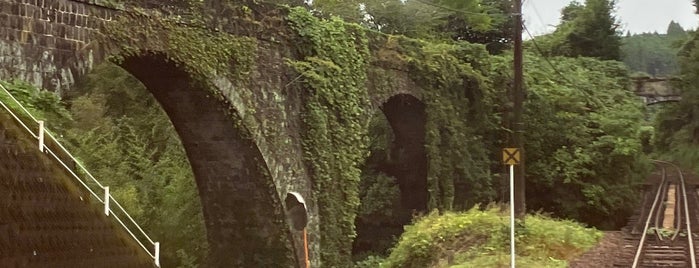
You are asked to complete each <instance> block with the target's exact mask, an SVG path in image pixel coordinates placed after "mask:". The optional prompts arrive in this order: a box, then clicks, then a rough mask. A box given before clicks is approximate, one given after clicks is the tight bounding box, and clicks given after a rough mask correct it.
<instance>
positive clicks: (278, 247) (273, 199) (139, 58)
mask: <svg viewBox="0 0 699 268" xmlns="http://www.w3.org/2000/svg"><path fill="white" fill-rule="evenodd" d="M120 65H121V67H122V68H124V69H125V70H126V71H128V72H129V73H131V74H132V75H133V76H135V77H136V78H138V79H139V80H140V81H141V82H142V83H143V84H144V85H145V86H146V88H147V89H148V91H150V92H151V93H152V94H153V96H154V97H155V99H156V100H157V101H158V103H160V105H161V106H162V108H163V110H164V111H165V112H166V114H167V115H168V117H169V118H170V121H171V122H172V124H173V125H174V127H175V130H176V131H177V133H178V135H179V136H180V139H181V141H182V144H183V146H184V148H185V151H186V154H187V157H188V159H189V162H190V164H191V166H192V171H193V173H194V177H195V180H196V184H197V188H198V192H199V197H200V199H201V204H202V209H203V215H204V220H205V226H206V232H207V240H208V241H209V256H208V260H209V263H207V266H211V267H274V266H280V267H291V266H295V263H297V260H296V259H295V256H296V254H295V253H294V247H293V243H292V237H291V233H290V229H289V227H288V226H287V225H286V224H285V223H286V219H285V217H284V215H285V214H284V212H283V208H282V202H281V200H280V197H279V195H278V194H277V190H276V189H275V182H274V180H273V178H272V176H271V175H270V171H269V169H268V167H267V164H266V163H265V160H264V157H263V155H262V153H261V152H260V149H259V148H258V145H257V144H256V142H255V141H254V140H253V139H252V138H251V134H250V133H249V131H248V130H247V129H246V128H245V127H243V126H242V123H239V124H236V123H235V122H241V120H240V116H239V114H238V111H237V110H236V109H234V108H233V107H231V104H229V103H227V102H225V101H221V100H219V99H218V98H217V97H216V94H214V93H213V91H215V89H214V90H211V89H209V88H204V86H201V85H202V84H201V83H196V82H194V81H193V79H192V78H191V76H190V75H189V74H188V73H187V71H185V70H184V69H183V67H182V66H181V65H178V64H176V63H175V62H172V61H169V60H168V59H167V56H166V55H164V54H162V53H155V52H144V53H142V54H138V55H136V56H130V57H127V58H125V59H124V60H123V62H121V64H120Z"/></svg>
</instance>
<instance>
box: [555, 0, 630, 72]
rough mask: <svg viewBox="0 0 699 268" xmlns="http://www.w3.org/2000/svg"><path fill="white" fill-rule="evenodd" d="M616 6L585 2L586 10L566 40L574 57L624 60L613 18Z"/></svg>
mask: <svg viewBox="0 0 699 268" xmlns="http://www.w3.org/2000/svg"><path fill="white" fill-rule="evenodd" d="M614 5H615V1H614V0H611V1H610V0H587V1H585V8H584V9H582V10H579V14H577V15H575V18H574V19H573V21H572V23H573V29H572V31H571V32H570V33H569V34H568V36H567V41H568V43H569V44H570V47H571V48H572V51H571V52H572V55H571V56H585V57H595V58H600V59H603V60H620V59H621V54H620V51H619V48H620V47H621V39H620V37H619V33H618V32H617V28H618V24H617V22H616V18H615V17H614V16H613V15H612V11H613V10H614Z"/></svg>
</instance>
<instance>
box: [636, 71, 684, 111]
mask: <svg viewBox="0 0 699 268" xmlns="http://www.w3.org/2000/svg"><path fill="white" fill-rule="evenodd" d="M677 82H679V79H676V78H664V77H658V78H650V77H642V78H634V79H632V83H631V88H630V90H631V91H632V92H633V93H634V94H636V95H638V96H639V97H641V98H642V99H643V102H644V103H645V104H646V105H654V104H660V103H666V102H678V101H680V100H681V99H682V97H681V95H682V94H681V92H680V90H679V89H678V88H677V87H675V86H673V83H677Z"/></svg>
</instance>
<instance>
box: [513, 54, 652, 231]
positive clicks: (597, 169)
mask: <svg viewBox="0 0 699 268" xmlns="http://www.w3.org/2000/svg"><path fill="white" fill-rule="evenodd" d="M553 63H554V64H555V66H557V67H556V68H558V69H559V70H560V71H561V72H562V75H564V76H560V75H558V74H556V73H555V72H553V70H551V67H550V66H548V64H547V63H546V62H545V61H543V60H542V59H540V58H536V57H529V58H527V61H526V64H527V66H529V68H528V75H527V79H526V82H527V88H528V89H529V94H528V100H527V103H526V108H527V109H526V114H525V118H524V120H525V122H527V125H529V126H530V127H529V128H527V130H526V132H525V138H526V140H525V149H526V154H527V157H528V159H529V162H528V166H527V172H528V175H527V176H528V182H527V183H528V184H527V188H526V190H527V195H528V198H527V201H528V204H527V205H528V207H529V208H530V209H534V210H538V209H543V210H544V211H547V212H554V213H555V214H556V215H557V216H561V217H565V218H572V219H577V220H581V221H583V222H587V223H589V224H593V225H596V226H599V227H605V228H614V227H619V226H620V225H621V224H623V223H624V222H625V218H626V217H627V216H628V215H629V212H630V211H631V209H632V208H633V207H634V206H635V201H636V199H635V198H636V194H635V193H636V190H637V189H636V188H634V187H635V186H634V185H635V184H636V183H638V182H640V180H641V179H642V177H643V173H644V171H645V167H646V163H645V162H644V160H643V158H642V157H641V155H642V154H643V152H642V144H641V139H640V137H641V134H642V129H643V128H642V121H643V113H642V103H641V102H640V101H639V100H638V99H637V98H636V97H635V96H633V94H632V93H631V92H629V91H627V90H626V87H627V85H628V83H629V81H628V78H627V76H626V71H625V68H624V67H623V66H622V64H621V63H619V62H611V61H606V62H603V61H597V60H593V59H590V58H578V59H570V58H562V57H561V58H556V59H554V60H553Z"/></svg>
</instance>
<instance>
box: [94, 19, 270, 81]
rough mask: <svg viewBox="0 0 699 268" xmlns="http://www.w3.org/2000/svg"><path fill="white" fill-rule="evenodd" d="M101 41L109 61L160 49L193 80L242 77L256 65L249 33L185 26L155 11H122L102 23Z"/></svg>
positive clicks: (159, 51)
mask: <svg viewBox="0 0 699 268" xmlns="http://www.w3.org/2000/svg"><path fill="white" fill-rule="evenodd" d="M104 32H105V33H106V34H105V35H104V38H105V39H106V40H104V42H103V43H104V44H105V45H108V46H109V47H108V48H107V49H110V50H112V51H111V53H110V55H111V59H110V60H112V61H114V62H116V63H120V62H122V61H123V60H124V59H126V58H128V57H132V56H140V55H142V54H143V53H146V52H153V53H163V54H164V55H165V56H166V57H167V59H168V60H170V61H172V62H174V63H175V64H177V65H181V66H182V67H183V68H184V69H185V70H186V71H187V73H189V74H190V75H191V76H192V78H193V80H195V81H197V82H204V83H208V82H207V81H208V80H209V79H211V78H212V77H216V76H217V75H221V76H227V77H229V78H232V80H240V79H245V78H246V77H247V75H248V74H250V72H251V71H252V70H253V68H254V67H255V55H256V52H255V51H256V49H257V41H256V39H254V38H250V37H241V36H235V35H231V34H228V33H221V32H213V31H211V30H208V29H205V28H197V27H187V26H183V25H180V24H178V22H177V21H173V20H170V19H168V18H165V17H159V16H156V15H148V16H146V15H135V14H129V15H122V16H120V17H118V18H117V20H116V21H115V22H111V23H106V24H105V26H104Z"/></svg>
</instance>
